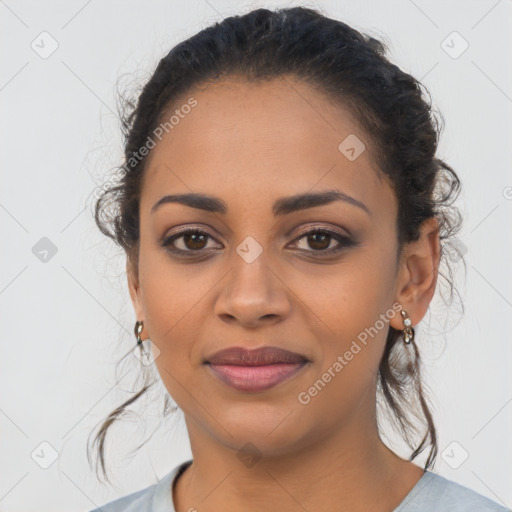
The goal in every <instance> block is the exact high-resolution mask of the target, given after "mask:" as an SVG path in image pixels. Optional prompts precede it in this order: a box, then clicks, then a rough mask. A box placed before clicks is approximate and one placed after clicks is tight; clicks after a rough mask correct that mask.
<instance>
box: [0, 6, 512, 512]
mask: <svg viewBox="0 0 512 512" xmlns="http://www.w3.org/2000/svg"><path fill="white" fill-rule="evenodd" d="M292 4H295V5H307V6H310V7H317V8H319V9H320V10H322V11H323V12H325V13H326V14H327V15H330V16H332V17H336V18H338V19H340V20H343V21H345V22H347V23H349V24H351V25H353V26H354V27H355V28H357V29H360V30H363V31H365V32H367V33H369V34H371V35H374V36H376V37H380V38H383V39H384V40H385V41H386V42H388V43H389V45H390V51H391V59H392V60H393V61H394V62H395V63H397V64H398V65H399V66H400V67H402V69H404V70H405V71H407V72H409V73H411V74H413V75H414V76H415V77H417V78H419V79H421V80H422V81H423V83H424V84H425V85H426V86H427V87H428V89H429V90H430V92H431V94H432V98H433V102H434V105H435V106H436V107H437V108H438V109H439V110H440V111H441V112H442V114H443V116H444V119H445V129H444V132H443V135H442V140H441V144H440V149H439V156H440V157H442V158H444V159H446V160H447V162H448V163H449V164H450V165H452V166H453V167H454V168H455V170H456V171H457V172H458V173H459V175H460V177H461V178H462V181H463V187H464V192H463V194H462V195H461V199H460V201H459V206H460V208H461V209H462V211H463V213H464V215H465V227H464V229H463V231H462V233H461V235H460V237H459V242H458V243H459V246H460V247H461V248H462V250H463V251H464V252H465V257H466V261H467V263H468V265H467V276H466V277H464V272H463V270H461V271H460V272H459V273H458V274H457V276H458V282H457V286H458V289H459V291H460V293H461V295H462V297H463V299H464V305H465V308H466V311H465V314H464V316H463V317H462V318H460V312H459V309H460V308H458V307H457V302H458V301H457V300H456V301H455V305H454V307H453V309H452V310H451V311H449V312H447V311H446V308H445V307H444V306H443V303H442V302H441V301H439V300H438V299H435V300H434V302H433V303H432V305H431V308H430V310H429V313H428V314H427V316H426V317H425V319H424V320H423V321H422V323H421V324H420V325H419V326H418V332H419V333H420V335H422V334H423V333H424V335H423V336H424V337H423V338H421V339H422V344H421V348H422V350H423V354H424V359H425V370H424V373H425V377H426V382H427V384H428V386H429V388H430V390H431V393H432V395H433V397H435V407H434V414H435V419H436V423H437V426H438V429H439V434H440V452H441V453H440V457H439V460H438V463H437V466H436V469H435V470H436V471H437V472H438V473H440V474H442V475H444V476H446V477H448V478H450V479H452V480H455V481H457V482H459V483H461V484H463V485H466V486H468V487H470V488H472V489H474V490H476V491H477V492H480V493H481V494H484V495H486V496H489V497H490V498H492V499H493V500H495V501H498V502H501V503H504V504H507V505H508V507H512V486H511V485H510V482H511V481H512V469H511V460H512V440H511V436H510V431H511V426H512V403H511V402H512V385H511V377H510V363H511V352H512V348H511V346H512V344H511V343H510V342H511V335H510V318H511V308H512V286H511V281H512V279H511V275H512V273H511V268H510V262H511V258H510V256H511V237H510V233H511V232H512V230H511V228H512V226H511V224H512V216H511V211H512V175H511V171H510V169H511V165H510V164H511V153H510V141H511V140H512V137H511V135H512V134H511V116H510V114H511V107H512V99H511V96H512V79H511V70H510V65H509V55H510V48H511V47H512V46H511V38H512V36H511V33H512V30H511V14H512V4H511V1H510V0H508V1H507V0H500V1H497V0H481V1H453V0H452V1H446V0H443V1H435V2H434V1H428V2H427V1H426V0H415V1H412V0H396V1H381V2H378V1H368V0H367V1H357V2H356V1H350V2H349V1H336V2H335V1H323V2H317V3H313V2H308V3H299V2H288V3H278V2H253V3H248V2H227V1H221V0H208V1H206V0H191V1H187V2H185V1H177V2H171V1H165V2H164V1H155V0H152V1H146V2H142V1H139V2H133V1H126V0H124V1H122V2H121V1H118V2H116V1H102V2H100V1H99V0H90V1H83V0H80V1H62V2H57V1H54V2H40V1H33V2H29V1H18V2H16V1H15V0H6V1H0V38H1V45H2V49H3V51H2V54H1V56H0V58H1V75H0V77H1V78H0V104H1V109H2V110H1V112H2V115H1V116H0V129H1V137H2V151H1V152H0V169H1V173H2V186H1V188H0V218H1V229H2V232H1V236H2V266H1V269H2V272H1V277H0V312H1V315H2V324H1V325H2V356H1V357H0V389H1V391H2V392H1V396H0V432H1V435H0V450H1V453H0V461H1V462H0V511H9V512H14V511H27V510H38V511H39V512H45V511H53V512H58V511H64V510H84V511H86V510H90V509H91V508H93V507H94V506H97V505H100V504H102V503H104V502H106V501H108V500H111V499H114V498H117V497H120V496H122V495H124V494H128V493H129V492H133V491H135V490H138V489H141V488H143V487H146V486H148V485H150V484H152V483H154V482H156V481H157V480H158V479H159V478H160V477H161V476H163V474H165V473H166V472H168V471H169V470H170V469H171V468H172V467H174V466H175V465H176V464H178V463H179V462H181V461H183V460H185V459H186V458H188V457H189V456H190V452H189V445H188V441H187V437H186V431H185V429H184V424H183V419H182V417H181V416H180V415H179V414H178V415H177V419H176V420H172V419H169V420H168V421H166V423H165V424H164V425H162V426H161V427H160V428H159V429H158V430H157V431H156V433H155V435H154V436H153V437H152V438H151V439H150V441H149V442H148V443H147V444H146V445H145V446H144V447H143V448H142V449H141V450H140V451H139V452H138V453H137V454H136V455H133V454H132V455H130V454H129V451H130V450H133V449H135V447H136V446H137V444H139V443H140V442H142V441H143V440H145V439H146V438H147V437H149V436H150V435H151V433H152V432H153V431H154V430H155V429H156V428H157V427H158V425H159V420H158V415H159V413H160V406H161V404H162V393H163V392H164V389H163V388H162V387H160V388H158V387H157V388H156V390H155V394H154V395H152V397H153V398H155V402H154V403H148V404H147V409H145V408H144V407H140V406H139V407H138V408H136V412H134V413H133V414H132V415H130V416H129V417H127V418H126V419H125V421H124V422H123V423H122V424H121V425H118V426H117V427H115V430H114V432H115V436H114V437H115V443H114V444H113V445H112V446H111V447H109V448H108V450H107V452H108V455H109V457H110V458H109V461H110V465H111V471H112V474H113V479H114V486H113V487H103V486H101V485H100V484H98V482H97V480H96V477H95V475H94V472H93V471H92V470H91V468H90V467H89V465H88V463H87V459H86V453H85V443H86V440H87V436H88V434H89V433H90V431H91V430H92V429H93V428H94V426H95V425H96V424H97V423H98V422H99V421H100V420H101V419H103V418H104V417H105V416H106V415H107V414H108V413H109V412H110V411H111V410H112V409H113V408H114V407H116V406H117V405H119V404H120V403H121V401H124V400H126V399H127V398H128V397H129V396H131V395H130V394H129V391H130V390H133V389H138V387H134V379H135V378H136V375H137V368H138V366H137V364H138V361H137V360H136V359H135V358H131V359H130V361H131V362H130V364H128V365H126V366H125V367H123V371H119V372H118V374H117V376H116V374H115V362H116V361H117V360H118V359H120V357H121V356H122V355H123V354H124V353H125V352H126V351H128V350H129V349H130V348H131V347H132V346H133V344H134V338H133V332H132V329H133V323H134V321H135V317H134V314H133V311H132V309H131V303H130V302H129V295H128V290H127V286H126V278H125V275H124V258H123V256H122V254H121V253H120V250H118V249H117V248H115V247H114V246H113V245H112V244H111V242H109V241H108V240H107V239H105V238H104V237H103V236H102V235H101V234H100V233H99V232H98V231H97V229H96V227H95V225H94V223H93V220H92V216H91V211H92V204H93V199H94V195H93V194H94V190H95V187H97V186H99V185H101V183H102V182H103V181H104V180H105V179H106V177H107V173H108V172H109V171H110V170H111V169H112V168H113V167H114V166H115V165H116V164H118V163H120V162H121V145H120V143H121V140H120V133H119V127H118V120H117V118H116V107H115V105H116V99H115V98H116V93H115V87H116V82H117V80H118V77H119V76H121V75H122V74H124V73H128V74H129V75H128V78H127V81H125V82H123V83H128V84H130V83H133V84H135V85H137V84H140V83H142V81H143V80H144V79H145V78H148V77H149V73H150V72H152V71H153V69H154V66H155V64H156V63H157V61H158V59H159V58H161V57H162V56H163V55H164V54H165V53H167V51H168V50H169V49H170V47H171V46H172V45H174V44H175V43H177V42H178V41H181V40H182V39H184V38H186V37H188V36H190V35H192V34H193V33H195V32H197V31H198V30H200V29H201V28H204V27H205V26H206V25H209V24H210V23H212V22H214V21H217V20H219V19H221V18H222V17H224V16H226V15H230V14H235V13H244V12H247V11H248V10H250V8H255V7H260V6H276V5H280V6H284V5H292ZM454 31H456V32H457V33H458V34H459V35H460V37H459V36H457V35H454V34H453V32H454ZM42 32H47V33H48V34H49V35H46V34H43V35H41V33H42ZM443 41H444V42H443ZM464 41H466V42H467V44H468V45H469V46H468V48H467V49H466V50H465V51H464V52H463V53H460V52H461V50H462V49H463V48H464V46H463V45H464V44H465V43H464ZM57 44H58V47H57V48H56V49H55V51H54V52H53V53H52V54H51V55H47V53H49V52H50V51H51V50H52V45H57ZM450 53H451V55H450ZM459 53H460V55H459ZM505 61H506V64H505ZM55 250H56V252H55ZM45 251H48V252H45ZM52 251H53V252H55V253H53V252H52ZM427 333H428V334H429V336H428V338H427V337H425V336H426V334H427ZM120 377H121V379H120V381H119V382H118V383H117V384H116V378H120ZM141 405H143V404H141ZM143 421H144V422H143ZM111 439H112V438H111ZM41 443H48V444H41ZM441 454H443V455H442V456H441ZM52 455H55V456H57V459H56V460H55V461H54V462H53V463H51V462H52ZM465 457H467V458H466V459H465ZM464 459H465V460H464ZM420 461H421V459H420V460H419V462H420ZM45 465H49V467H48V468H47V469H44V468H43V467H41V466H45Z"/></svg>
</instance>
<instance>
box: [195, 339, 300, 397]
mask: <svg viewBox="0 0 512 512" xmlns="http://www.w3.org/2000/svg"><path fill="white" fill-rule="evenodd" d="M308 362H309V360H308V359H307V358H306V357H304V356H302V355H301V354H297V353H296V352H290V351H289V350H284V349H282V348H278V347H262V348H259V349H255V350H247V349H245V348H242V347H232V348H229V349H226V350H222V351H220V352H216V353H215V354H213V355H212V356H211V357H209V358H208V359H207V360H205V362H204V363H205V365H207V366H208V367H209V368H210V369H211V371H212V373H213V374H214V375H215V376H216V377H217V378H219V379H220V380H221V381H222V382H224V383H225V384H227V385H228V386H230V387H232V388H235V389H237V390H239V391H246V392H258V391H265V390H267V389H270V388H272V387H274V386H277V385H278V384H280V383H281V382H284V381H286V380H288V379H290V378H292V377H293V376H294V375H296V374H297V373H298V372H299V371H300V370H301V369H302V368H304V366H305V365H306V364H307V363H308Z"/></svg>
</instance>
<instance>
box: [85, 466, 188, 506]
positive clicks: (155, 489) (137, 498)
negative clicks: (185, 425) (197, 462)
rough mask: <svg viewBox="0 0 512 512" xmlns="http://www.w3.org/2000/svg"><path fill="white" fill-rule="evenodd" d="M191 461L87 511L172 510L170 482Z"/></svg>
mask: <svg viewBox="0 0 512 512" xmlns="http://www.w3.org/2000/svg"><path fill="white" fill-rule="evenodd" d="M191 462H192V461H186V462H184V463H182V464H179V465H178V466H176V467H175V468H174V469H172V470H171V471H170V472H169V473H167V474H166V475H164V476H163V477H162V478H161V479H160V480H159V481H158V482H157V483H155V484H153V485H149V486H148V487H145V488H144V489H141V490H139V491H136V492H133V493H131V494H127V495H126V496H123V497H121V498H118V499H116V500H114V501H109V502H108V503H105V504H104V505H101V507H98V508H95V509H94V510H90V511H89V512H154V511H155V510H165V511H166V512H174V506H173V503H172V492H171V489H172V484H173V482H174V480H175V479H176V477H177V476H178V474H180V473H181V472H182V471H183V470H184V469H186V467H187V466H188V465H190V464H191Z"/></svg>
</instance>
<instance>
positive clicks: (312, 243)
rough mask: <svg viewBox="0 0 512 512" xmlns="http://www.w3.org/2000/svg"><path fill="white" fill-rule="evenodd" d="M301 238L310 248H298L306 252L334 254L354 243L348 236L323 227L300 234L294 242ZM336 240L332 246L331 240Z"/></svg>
mask: <svg viewBox="0 0 512 512" xmlns="http://www.w3.org/2000/svg"><path fill="white" fill-rule="evenodd" d="M302 239H306V241H305V244H304V245H306V246H308V247H311V248H312V249H304V248H300V247H299V249H300V250H303V251H306V252H318V253H322V255H323V254H329V255H330V254H334V253H337V252H339V251H341V250H343V249H345V248H347V247H350V246H352V245H355V242H354V241H353V240H352V239H351V238H349V237H348V236H346V235H344V234H342V233H338V232H337V231H331V230H329V229H323V228H313V229H310V230H309V231H306V232H304V233H302V234H301V236H300V237H299V238H297V239H296V240H295V243H296V244H297V242H299V241H300V240H302ZM333 241H336V242H338V245H335V246H334V247H332V245H331V244H332V242H333Z"/></svg>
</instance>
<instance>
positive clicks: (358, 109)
mask: <svg viewBox="0 0 512 512" xmlns="http://www.w3.org/2000/svg"><path fill="white" fill-rule="evenodd" d="M386 51H387V47H386V45H385V44H384V43H383V42H381V41H379V40H377V39H375V38H373V37H370V36H368V35H365V34H362V33H360V32H358V31H357V30H355V29H353V28H352V27H350V26H349V25H347V24H345V23H343V22H341V21H338V20H334V19H330V18H328V17H326V16H325V15H324V14H322V13H320V12H319V11H317V10H313V9H310V8H305V7H293V8H283V9H276V10H274V11H271V10H267V9H256V10H253V11H251V12H248V13H247V14H244V15H240V16H231V17H228V18H226V19H224V20H222V21H221V22H218V23H215V24H213V25H211V26H209V27H207V28H205V29H204V30H201V31H200V32H199V33H197V34H195V35H194V36H192V37H190V38H189V39H187V40H185V41H183V42H181V43H179V44H178V45H177V46H175V47H174V48H172V49H171V51H170V52H169V53H168V54H167V55H166V56H165V57H164V58H162V59H161V60H160V62H159V63H158V65H157V67H156V69H155V71H154V73H153V74H152V76H151V78H150V79H149V81H148V82H147V83H146V84H145V86H144V87H143V89H142V92H141V93H140V95H139V96H138V98H137V100H135V101H134V100H125V103H124V104H121V106H122V120H123V126H122V128H123V134H124V157H125V161H124V163H123V165H122V166H120V167H119V168H118V169H117V176H118V179H117V181H116V182H115V183H113V184H112V183H111V184H110V185H111V186H109V187H108V188H106V189H104V190H102V193H101V195H100V196H99V198H97V201H96V203H95V211H94V217H95V221H96V223H97V225H98V227H99V229H100V231H101V232H102V233H103V234H104V235H106V236H108V237H110V238H111V239H112V240H114V242H116V243H117V244H118V245H119V246H120V247H121V248H122V249H124V251H125V253H126V256H127V257H128V261H129V262H131V263H133V266H134V268H135V269H137V268H138V248H139V247H138V244H139V200H140V194H141V182H142V177H143V174H144V169H145V162H146V159H147V156H145V157H140V148H142V147H144V146H145V144H146V143H147V141H148V137H151V135H152V134H153V133H154V130H155V129H156V128H157V127H158V126H159V125H160V123H162V122H163V120H164V119H166V117H167V116H168V115H169V112H170V111H171V110H172V109H173V108H174V107H176V106H177V103H178V100H179V99H180V98H183V97H185V95H186V94H187V93H188V94H189V93H190V92H191V91H193V90H194V89H195V88H196V89H197V88H200V87H203V86H207V85H208V84H209V83H212V82H214V81H216V80H219V79H222V78H229V77H242V78H244V79H246V80H248V81H253V82H257V81H261V80H271V79H273V78H279V77H281V78H286V77H293V78H295V79H298V80H301V81H302V82H304V83H306V84H308V85H309V86H311V87H313V88H315V90H317V91H319V92H320V93H322V94H323V95H324V96H325V95H326V96H327V97H328V98H329V100H330V101H332V102H333V103H335V102H336V103H337V104H339V105H343V106H345V108H348V110H349V111H350V112H351V113H352V114H353V115H354V117H355V118H356V119H357V120H358V121H359V122H360V123H361V126H362V128H363V129H364V130H365V131H366V133H367V134H368V138H369V141H370V142H371V148H369V149H370V150H371V153H372V156H373V158H374V161H375V162H377V164H378V169H379V174H380V175H381V176H382V177H385V178H386V179H387V181H388V183H390V184H391V186H392V188H393V190H394V193H395V196H396V199H397V202H398V218H397V233H398V253H397V255H399V254H400V252H401V250H402V248H403V246H404V244H407V243H409V242H413V241H416V240H418V239H419V237H420V226H421V225H422V223H423V221H425V220H426V219H429V218H431V217H436V218H437V219H438V221H439V226H440V231H439V237H440V241H441V261H440V266H441V264H443V265H446V268H447V274H446V275H444V274H443V272H442V271H439V275H440V276H441V277H443V278H444V279H445V280H446V282H447V283H448V284H449V289H450V298H453V290H454V285H453V280H452V277H453V270H452V268H451V266H450V262H449V261H447V259H448V260H451V261H452V262H455V261H457V259H462V261H464V260H463V254H462V252H461V251H460V250H459V246H458V244H452V243H451V242H450V239H451V238H452V237H453V236H454V235H455V234H456V233H457V231H458V230H459V229H460V224H461V215H460V213H459V211H458V209H457V208H456V207H454V206H453V202H454V201H455V199H456V198H457V196H458V193H459V190H460V181H459V178H458V177H457V174H456V173H455V171H454V170H453V169H452V168H451V167H450V166H449V165H447V164H446V163H445V162H444V161H443V160H441V159H439V158H437V157H436V151H437V145H438V139H439V135H440V132H441V128H440V123H439V120H438V119H437V117H436V116H435V115H434V112H433V110H432V106H431V101H430V96H429V101H427V100H426V99H425V97H424V93H426V94H428V91H427V90H426V89H425V88H424V86H423V85H422V84H420V83H419V82H418V81H417V80H416V79H415V78H414V77H412V76H411V75H409V74H407V73H404V72H403V71H402V70H401V69H400V68H399V67H397V66H396V65H394V64H392V63H391V62H390V61H389V60H388V59H387V57H386V56H385V53H386ZM441 121H442V116H441ZM448 249H450V251H451V252H448ZM453 251H454V252H453ZM454 253H455V254H456V258H454V257H453V254H454ZM400 334H401V331H399V330H396V329H394V328H392V327H391V326H390V329H389V333H388V336H387V341H386V346H385V350H384V353H383V357H382V360H381V361H380V366H379V375H378V387H377V390H378V396H377V405H378V407H379V410H380V409H381V407H384V409H383V410H386V411H387V412H388V414H389V416H390V417H391V419H392V420H393V422H394V423H395V425H396V426H397V428H398V430H399V432H400V434H401V435H402V437H403V439H404V440H405V441H406V442H407V444H408V446H409V447H410V448H411V450H413V451H412V454H411V456H410V459H409V460H413V459H414V458H415V457H416V456H417V455H418V454H420V453H421V452H422V451H423V450H425V448H427V447H429V446H430V450H429V452H428V457H427V459H426V462H425V469H427V468H429V467H432V466H433V464H434V463H435V458H436V455H437V450H438V447H437V436H436V429H435V425H434V421H433V419H432V415H431V412H430V409H429V405H428V402H427V399H426V397H425V393H424V387H423V386H422V383H421V376H420V355H419V351H418V347H417V345H416V344H415V343H414V342H413V343H412V354H413V357H410V358H408V359H407V360H405V362H404V351H403V350H402V348H401V347H402V344H400V343H399V344H397V343H396V342H397V340H398V339H399V336H400ZM125 357H126V356H125ZM153 384H154V382H153V383H149V382H148V381H147V380H146V382H145V383H144V385H143V386H142V388H141V389H140V391H138V392H137V393H136V394H135V395H134V396H133V397H132V398H130V399H129V400H127V401H126V402H124V403H123V404H121V405H120V406H119V407H117V408H116V409H115V410H114V411H112V412H111V413H110V414H109V416H108V417H107V418H106V420H105V421H104V422H103V423H102V425H101V428H100V430H99V431H98V433H97V434H96V437H95V439H94V442H95V443H97V444H98V452H99V458H100V460H101V467H102V469H103V473H104V475H105V476H106V477H107V480H108V476H107V473H106V470H105V461H104V453H103V450H104V442H105V437H106V433H107V430H108V428H109V427H110V425H111V424H112V423H113V422H115V421H116V420H117V419H118V418H119V417H120V416H122V415H123V414H124V413H125V412H126V407H127V406H129V405H130V404H131V403H133V402H134V401H135V400H137V399H138V398H139V397H140V396H141V395H143V394H144V393H145V392H146V391H147V390H148V389H149V388H150V387H151V386H152V385H153ZM169 410H170V402H169V397H168V396H167V395H166V396H165V406H164V416H165V415H166V414H167V413H168V411H169ZM379 416H380V415H379ZM418 423H419V425H418ZM378 428H379V431H381V430H382V428H381V426H380V425H378ZM88 458H89V447H88ZM89 461H90V459H89Z"/></svg>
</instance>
